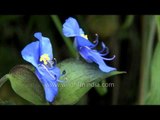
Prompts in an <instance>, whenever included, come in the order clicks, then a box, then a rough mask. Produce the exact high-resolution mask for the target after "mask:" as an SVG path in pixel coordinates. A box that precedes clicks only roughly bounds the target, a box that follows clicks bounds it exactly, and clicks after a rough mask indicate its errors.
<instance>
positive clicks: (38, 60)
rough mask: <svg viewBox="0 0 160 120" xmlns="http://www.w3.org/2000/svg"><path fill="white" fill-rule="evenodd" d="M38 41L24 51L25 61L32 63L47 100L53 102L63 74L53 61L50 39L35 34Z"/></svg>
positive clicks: (38, 33)
mask: <svg viewBox="0 0 160 120" xmlns="http://www.w3.org/2000/svg"><path fill="white" fill-rule="evenodd" d="M34 37H35V38H37V41H35V42H32V43H30V44H28V45H27V46H26V47H25V48H24V49H23V50H22V51H21V54H22V57H23V59H24V60H26V61H28V62H30V63H31V64H32V65H33V66H34V67H35V68H36V71H35V74H36V76H37V77H38V79H39V80H40V82H41V84H42V85H43V87H44V91H45V98H46V100H47V101H49V102H52V101H53V100H54V98H55V96H56V95H57V93H58V85H57V83H58V81H60V80H59V78H60V76H61V73H60V69H59V68H58V67H56V60H55V58H54V59H53V54H52V45H51V43H50V40H49V38H47V37H43V36H42V33H40V32H37V33H35V34H34Z"/></svg>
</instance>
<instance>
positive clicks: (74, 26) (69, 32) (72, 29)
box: [62, 17, 84, 37]
mask: <svg viewBox="0 0 160 120" xmlns="http://www.w3.org/2000/svg"><path fill="white" fill-rule="evenodd" d="M62 31H63V34H64V35H65V36H66V37H75V36H80V34H84V32H83V30H82V29H81V28H80V27H79V25H78V22H77V20H76V19H74V18H72V17H69V18H68V19H67V20H66V21H65V23H64V24H63V30H62Z"/></svg>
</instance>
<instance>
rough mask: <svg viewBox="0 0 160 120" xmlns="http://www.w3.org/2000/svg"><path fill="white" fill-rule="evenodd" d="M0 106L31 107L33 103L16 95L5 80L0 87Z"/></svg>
mask: <svg viewBox="0 0 160 120" xmlns="http://www.w3.org/2000/svg"><path fill="white" fill-rule="evenodd" d="M0 104H1V105H2V104H3V105H33V103H31V102H29V101H27V100H25V99H23V98H22V97H20V96H19V95H17V94H16V93H15V92H14V90H13V89H12V87H11V84H10V81H9V80H7V81H6V82H5V83H4V85H3V86H1V87H0Z"/></svg>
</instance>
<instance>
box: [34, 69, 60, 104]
mask: <svg viewBox="0 0 160 120" xmlns="http://www.w3.org/2000/svg"><path fill="white" fill-rule="evenodd" d="M48 71H49V72H48ZM48 71H47V70H46V69H45V68H44V67H39V68H38V69H37V70H36V75H37V77H38V79H39V80H40V82H41V83H42V85H43V87H44V91H45V98H46V100H47V101H49V102H52V101H53V100H54V98H55V96H56V95H57V93H58V85H57V83H58V82H57V77H56V75H54V74H53V73H56V72H55V71H54V69H51V70H48ZM50 74H52V76H53V77H54V78H53V77H52V76H50Z"/></svg>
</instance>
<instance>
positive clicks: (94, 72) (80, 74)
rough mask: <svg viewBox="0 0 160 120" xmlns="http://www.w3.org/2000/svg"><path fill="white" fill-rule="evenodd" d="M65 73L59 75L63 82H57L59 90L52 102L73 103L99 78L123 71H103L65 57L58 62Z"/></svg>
mask: <svg viewBox="0 0 160 120" xmlns="http://www.w3.org/2000/svg"><path fill="white" fill-rule="evenodd" d="M58 66H59V68H60V69H61V70H65V71H66V75H64V76H62V77H61V80H64V82H63V83H59V92H58V96H57V97H56V99H55V101H54V102H53V104H55V105H63V104H64V105H66V104H75V103H77V102H78V101H79V99H80V98H81V97H82V96H84V95H85V94H86V93H87V92H88V91H89V90H90V89H91V88H92V87H95V86H96V85H98V83H99V82H100V81H101V80H104V79H105V78H108V77H111V76H113V75H117V74H122V73H124V72H119V71H113V72H110V73H104V72H102V71H100V70H99V68H98V66H97V65H94V64H89V63H86V62H82V61H80V60H76V59H67V60H64V61H63V62H61V63H59V64H58Z"/></svg>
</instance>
